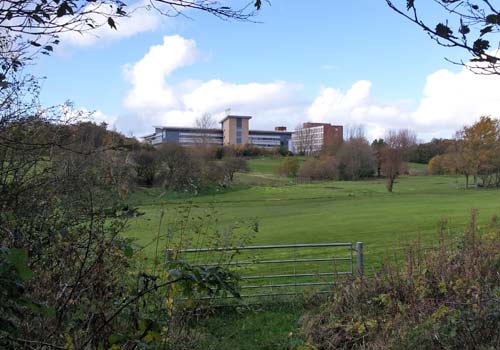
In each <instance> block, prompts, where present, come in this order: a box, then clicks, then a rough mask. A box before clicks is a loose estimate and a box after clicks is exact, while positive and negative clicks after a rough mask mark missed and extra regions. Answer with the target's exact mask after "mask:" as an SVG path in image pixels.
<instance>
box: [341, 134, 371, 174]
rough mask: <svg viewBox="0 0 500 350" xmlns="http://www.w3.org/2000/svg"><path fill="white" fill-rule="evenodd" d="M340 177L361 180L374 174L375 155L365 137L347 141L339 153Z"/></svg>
mask: <svg viewBox="0 0 500 350" xmlns="http://www.w3.org/2000/svg"><path fill="white" fill-rule="evenodd" d="M337 161H338V168H339V175H340V179H342V180H359V179H362V178H366V177H370V176H373V173H374V169H375V157H374V155H373V152H372V149H371V147H370V144H369V143H368V141H367V140H366V139H365V138H364V137H360V136H359V135H358V136H357V137H353V138H350V139H349V140H347V141H345V142H344V143H343V144H342V146H341V148H340V151H339V152H338V155H337Z"/></svg>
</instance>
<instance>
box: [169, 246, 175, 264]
mask: <svg viewBox="0 0 500 350" xmlns="http://www.w3.org/2000/svg"><path fill="white" fill-rule="evenodd" d="M172 260H174V251H173V249H167V263H168V262H171V261H172Z"/></svg>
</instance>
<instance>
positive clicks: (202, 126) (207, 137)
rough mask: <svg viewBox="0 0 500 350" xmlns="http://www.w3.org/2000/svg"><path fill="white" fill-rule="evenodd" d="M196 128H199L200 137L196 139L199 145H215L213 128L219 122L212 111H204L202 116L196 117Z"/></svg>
mask: <svg viewBox="0 0 500 350" xmlns="http://www.w3.org/2000/svg"><path fill="white" fill-rule="evenodd" d="M194 125H195V128H196V129H198V133H199V135H200V136H199V138H198V139H197V140H196V143H197V145H198V146H202V147H207V146H213V144H212V143H211V142H210V141H211V134H212V133H213V130H212V129H215V127H216V126H217V122H216V121H215V119H214V118H213V117H212V115H211V114H210V113H204V114H203V115H202V116H201V117H199V118H196V120H195V123H194Z"/></svg>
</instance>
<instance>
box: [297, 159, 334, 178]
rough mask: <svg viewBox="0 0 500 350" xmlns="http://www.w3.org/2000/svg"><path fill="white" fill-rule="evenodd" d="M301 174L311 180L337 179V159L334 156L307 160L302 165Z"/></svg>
mask: <svg viewBox="0 0 500 350" xmlns="http://www.w3.org/2000/svg"><path fill="white" fill-rule="evenodd" d="M299 176H300V177H301V178H303V179H309V180H336V179H337V178H338V168H337V161H336V160H335V158H334V157H332V156H323V157H321V158H319V159H316V158H312V159H309V160H306V161H305V162H304V163H302V165H301V167H300V170H299Z"/></svg>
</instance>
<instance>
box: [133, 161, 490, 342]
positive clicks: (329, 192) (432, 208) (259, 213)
mask: <svg viewBox="0 0 500 350" xmlns="http://www.w3.org/2000/svg"><path fill="white" fill-rule="evenodd" d="M279 163H280V161H279V159H271V160H266V159H254V160H251V161H250V168H251V172H249V173H244V174H239V175H238V178H237V183H238V185H236V186H235V187H233V188H232V189H228V190H224V191H219V192H215V193H210V194H203V195H198V196H196V197H190V196H189V195H186V194H184V195H179V194H176V195H172V194H165V193H161V191H159V190H141V191H138V192H137V193H135V194H133V195H132V196H131V198H130V202H131V203H132V204H134V205H139V207H140V210H141V211H143V212H144V215H143V216H141V217H138V218H136V219H131V221H130V223H129V227H128V229H127V231H126V232H125V235H127V236H129V237H135V238H136V239H137V242H138V243H139V244H141V245H143V246H146V248H145V249H144V252H145V253H146V255H147V256H153V255H154V251H155V245H154V244H150V243H151V242H152V241H153V240H154V237H155V235H156V233H157V232H158V227H159V222H160V217H161V212H162V208H164V210H165V214H164V217H163V222H164V223H167V224H164V225H163V226H162V229H161V233H162V234H164V233H165V232H167V231H168V226H169V224H168V222H169V220H171V219H172V218H174V217H175V216H176V215H177V214H176V210H178V208H179V207H182V206H185V207H186V208H189V210H190V216H191V217H197V216H201V215H205V214H206V213H212V214H213V211H214V210H215V211H216V212H217V213H216V215H215V216H216V217H217V219H218V220H219V223H218V226H219V227H225V226H230V225H232V224H234V223H235V222H237V221H238V220H240V219H250V218H255V219H256V220H258V223H259V232H258V233H257V234H256V236H255V238H254V240H253V242H252V244H255V245H261V244H285V243H314V242H318V243H319V242H357V241H362V242H364V253H365V262H366V266H367V267H366V269H367V270H368V272H369V271H370V270H371V269H372V268H374V269H375V268H376V267H377V266H378V265H379V264H380V263H382V262H383V261H385V260H394V259H396V258H397V257H398V256H400V255H401V251H400V249H401V248H402V247H404V245H405V244H411V243H412V242H415V240H416V239H420V240H421V241H422V242H423V243H424V244H428V245H432V244H435V243H436V241H437V239H438V234H437V228H438V223H439V221H440V220H442V219H446V220H448V222H449V227H450V233H451V234H454V233H456V234H458V233H460V232H462V231H463V227H464V225H465V224H466V222H467V221H468V218H469V215H470V210H471V209H473V208H475V209H478V210H479V215H480V216H479V222H480V223H481V224H484V223H487V222H488V221H489V220H490V219H491V217H492V216H493V215H495V214H500V200H499V197H500V196H499V195H500V190H497V189H470V190H467V191H465V190H464V189H463V179H462V178H460V177H447V176H405V177H402V178H400V179H398V180H397V183H396V184H395V187H394V192H393V193H388V192H387V191H386V189H385V183H384V180H383V179H380V180H379V179H373V180H369V181H358V182H347V181H345V182H344V181H335V182H321V183H311V184H300V185H293V184H290V181H289V180H287V179H283V178H280V177H279V176H277V175H275V170H274V169H276V167H277V166H279ZM412 168H417V166H412ZM421 168H422V167H421ZM256 178H261V179H264V180H263V181H262V182H260V183H259V182H258V183H256V182H255V179H256ZM266 181H267V182H266ZM186 203H191V204H186ZM212 208H214V209H212ZM165 244H166V242H162V243H161V245H160V248H161V247H162V246H164V245H165ZM196 244H198V245H205V244H203V243H194V245H196ZM257 310H259V311H255V309H251V310H250V311H247V312H243V313H241V314H240V313H232V312H229V313H222V314H219V315H214V316H212V317H210V318H209V319H207V320H204V321H201V322H199V323H197V325H196V327H197V328H199V331H200V333H201V334H202V339H203V347H202V348H206V349H212V348H213V349H228V350H229V349H289V348H293V347H292V345H293V344H295V345H297V344H299V343H300V339H298V338H297V337H296V336H295V335H292V336H289V333H290V332H292V333H293V334H295V331H296V329H297V322H298V319H299V318H300V315H301V313H302V310H303V309H301V307H297V308H293V307H292V308H286V307H285V308H263V309H257Z"/></svg>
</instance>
